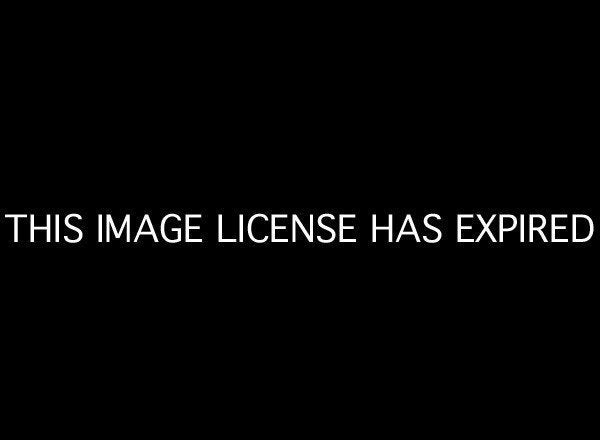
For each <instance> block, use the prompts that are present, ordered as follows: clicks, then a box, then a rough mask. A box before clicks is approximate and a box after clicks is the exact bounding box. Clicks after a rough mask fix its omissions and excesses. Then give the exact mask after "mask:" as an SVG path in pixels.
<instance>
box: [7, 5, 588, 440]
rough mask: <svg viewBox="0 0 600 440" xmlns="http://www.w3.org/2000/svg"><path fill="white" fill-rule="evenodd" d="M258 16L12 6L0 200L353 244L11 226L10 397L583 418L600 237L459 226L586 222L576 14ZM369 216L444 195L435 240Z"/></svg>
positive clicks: (139, 414) (356, 414)
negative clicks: (480, 216) (240, 241)
mask: <svg viewBox="0 0 600 440" xmlns="http://www.w3.org/2000/svg"><path fill="white" fill-rule="evenodd" d="M52 12H57V11H52ZM153 12H157V11H153ZM163 12H164V11H163ZM247 12H248V14H247V13H246V12H240V11H239V10H237V9H236V11H233V10H232V11H228V12H227V13H225V14H224V15H223V14H221V15H216V14H215V13H214V12H212V11H211V12H207V11H204V12H195V13H193V14H190V15H188V14H186V13H184V12H183V11H180V12H177V13H175V15H173V16H171V15H170V14H169V15H167V14H166V13H165V15H164V16H163V14H162V12H161V14H159V15H160V18H156V16H155V15H152V17H150V16H147V15H146V13H145V12H144V13H141V12H140V11H137V12H136V13H133V14H127V15H126V14H125V13H124V12H122V13H119V14H114V16H112V15H111V16H110V17H107V18H102V19H100V18H99V17H100V15H97V14H100V12H97V13H96V12H95V13H94V14H92V15H85V19H83V18H82V16H78V18H77V19H75V18H74V19H66V22H65V23H63V22H62V21H57V20H50V19H48V16H46V17H45V16H44V14H43V13H41V14H40V16H36V17H35V19H34V18H33V15H36V14H34V13H33V12H32V11H30V12H28V14H26V15H25V16H23V17H24V19H25V20H24V21H19V23H18V24H16V25H15V26H14V29H10V30H8V31H7V39H6V44H5V52H4V55H3V66H4V67H3V70H4V72H3V73H4V74H5V79H4V80H3V85H4V87H3V96H4V99H3V110H4V111H3V124H2V125H3V133H4V136H3V137H4V142H3V156H4V158H3V160H2V173H1V176H2V177H1V179H2V201H1V202H2V205H1V206H2V213H3V214H4V213H5V212H31V213H42V212H43V213H67V212H79V213H83V214H86V215H87V216H89V215H92V214H94V213H96V212H105V211H107V210H110V211H113V212H124V211H131V212H151V213H153V214H155V215H158V214H160V213H163V212H169V211H175V212H179V213H186V212H190V213H202V214H204V215H205V216H206V217H208V218H210V217H211V216H214V215H215V214H216V213H217V212H222V211H229V212H237V211H239V210H243V211H246V212H252V211H256V212H288V213H292V212H294V213H319V212H325V211H328V212H334V213H335V212H356V213H359V215H361V243H360V244H359V245H348V246H342V245H338V246H331V247H326V248H323V247H321V248H317V247H291V246H285V245H283V246H275V245H273V246H268V247H262V248H252V247H244V248H234V249H232V248H227V249H225V248H218V247H216V246H214V245H210V244H207V245H206V246H199V247H175V248H164V247H158V248H154V247H152V246H138V247H129V248H128V247H126V246H124V247H117V248H115V247H111V248H102V247H98V246H95V245H94V244H93V243H88V244H83V245H81V246H76V247H63V246H54V247H53V246H39V247H35V248H31V247H27V246H23V247H20V246H10V245H9V243H8V242H7V240H4V242H3V245H2V254H3V257H5V258H3V263H2V264H3V270H2V273H3V278H4V282H3V284H4V285H5V286H6V287H5V288H3V289H2V291H3V295H2V301H3V303H4V304H3V307H2V311H3V314H4V315H5V319H3V324H4V327H5V331H4V338H3V339H4V341H5V347H6V348H5V355H6V356H5V358H6V362H5V365H7V366H8V367H9V370H10V373H9V374H8V375H7V376H6V382H7V384H8V385H9V386H10V388H11V389H13V388H14V389H15V393H14V394H11V396H14V397H11V404H10V408H11V412H12V413H13V414H15V415H20V416H23V414H31V410H32V409H34V408H35V409H38V410H40V411H39V412H40V413H41V414H45V415H46V417H47V418H45V419H44V420H47V421H46V422H44V423H49V424H52V425H57V426H63V423H67V424H71V423H73V420H74V419H77V420H78V421H83V422H88V423H86V425H87V426H88V427H89V426H99V427H107V426H109V425H112V422H113V421H123V420H128V421H131V420H133V421H134V425H136V426H138V427H148V426H150V427H152V428H153V429H158V426H157V425H160V426H163V427H165V428H166V429H167V430H168V431H171V430H174V429H176V428H180V427H181V426H183V425H184V424H183V422H184V421H191V422H192V423H193V424H201V426H198V427H200V428H202V427H203V426H204V425H203V423H205V420H207V419H208V420H210V421H212V422H213V423H214V422H216V423H217V424H218V425H219V426H221V427H222V429H225V430H230V429H239V428H242V429H251V428H255V427H256V428H261V429H266V428H269V429H273V428H274V427H275V426H276V425H278V424H279V423H281V422H283V423H282V424H283V426H284V427H285V428H286V429H287V430H286V431H282V432H288V431H290V430H291V431H295V430H298V429H306V430H308V432H314V431H313V430H312V429H313V428H312V427H313V426H315V422H317V423H318V422H323V421H328V422H330V423H329V426H330V428H329V429H331V430H332V431H331V432H337V430H340V429H344V428H350V429H357V430H358V429H359V428H363V429H365V430H366V431H365V432H372V431H373V430H375V429H383V428H384V427H386V426H387V425H388V424H389V423H391V424H392V426H395V427H396V428H399V427H400V428H401V427H403V426H407V427H408V425H404V424H403V423H405V422H401V421H402V420H407V419H408V420H410V421H412V422H413V423H416V424H418V425H420V426H421V427H422V428H423V429H426V430H431V429H440V428H441V429H455V428H460V429H465V428H467V427H469V428H471V429H473V428H474V427H475V425H477V424H478V423H481V422H483V425H484V426H485V427H486V428H487V429H488V430H490V429H491V430H497V429H507V430H509V432H512V431H510V430H511V429H512V428H511V427H512V426H514V423H515V422H522V421H525V420H528V421H532V420H533V421H534V423H532V424H531V426H532V428H533V429H540V427H548V426H551V427H553V428H556V429H557V428H558V426H557V425H559V424H560V425H561V426H563V427H566V428H568V429H573V424H572V423H573V419H572V418H571V416H572V415H573V414H576V415H577V417H578V418H579V420H580V421H581V420H583V419H584V418H585V417H586V414H588V411H589V409H586V408H587V405H586V403H585V402H586V396H589V395H590V394H591V393H592V390H593V389H595V388H594V385H593V381H592V375H591V372H592V371H593V369H594V366H595V365H596V364H595V363H594V362H592V359H593V356H592V355H593V348H594V347H593V341H594V339H595V338H596V336H597V327H598V326H597V322H596V320H595V314H596V310H597V304H596V301H595V299H594V297H593V295H594V293H595V290H597V289H596V287H595V284H594V283H593V281H595V279H594V269H595V266H596V262H597V253H596V247H597V238H595V239H594V242H593V243H590V244H587V245H560V244H559V245H552V246H544V245H541V246H522V245H521V246H518V245H515V244H508V245H506V246H486V245H482V246H460V245H458V244H456V243H455V242H454V241H455V240H454V238H455V236H454V225H453V218H454V216H455V215H456V214H457V213H460V212H477V213H487V214H490V213H512V214H518V213H530V212H531V213H545V214H549V213H585V214H588V215H592V216H593V217H594V218H595V220H596V221H597V212H598V211H597V208H596V207H595V205H596V203H595V200H596V199H595V195H594V193H593V188H594V187H595V186H596V184H595V180H596V179H595V178H594V177H595V174H594V161H593V159H592V154H593V152H592V147H593V146H594V145H596V144H597V135H596V133H595V130H594V128H595V121H596V118H597V108H596V107H595V102H596V101H597V85H596V84H595V82H594V81H593V78H595V77H597V69H596V68H595V66H594V65H593V54H594V52H593V49H594V47H593V46H592V44H591V43H592V40H591V39H589V38H590V36H589V35H588V33H591V32H592V29H591V28H589V27H588V26H587V25H586V24H585V23H584V22H583V21H582V19H581V18H580V17H575V18H569V17H567V16H566V15H565V16H563V17H561V19H560V20H559V21H556V19H553V20H550V19H549V18H543V17H542V16H541V15H540V14H539V13H536V14H532V15H527V17H526V18H524V17H525V13H524V11H521V13H520V14H516V15H514V16H513V15H510V14H509V16H506V15H504V14H500V11H496V12H494V13H487V12H483V11H481V13H480V15H477V13H476V12H475V11H469V14H466V11H445V12H441V11H427V12H425V13H420V14H416V13H414V12H412V11H404V12H397V11H395V12H393V13H392V12H385V11H380V12H376V13H374V14H371V13H369V14H367V13H366V11H353V12H354V14H351V15H347V14H346V13H344V14H338V13H332V14H328V15H327V17H326V18H325V14H324V11H321V13H319V14H308V16H307V15H306V14H303V13H301V11H295V12H293V13H284V12H283V11H281V12H280V13H276V12H275V11H272V10H270V11H269V13H268V14H267V13H266V12H265V11H262V12H261V11H255V10H253V11H247ZM305 12H306V11H305ZM338 12H339V11H338ZM446 12H448V13H449V12H453V13H454V15H446ZM538 12H539V11H538ZM69 13H70V14H73V13H74V12H73V11H70V12H69ZM250 13H253V14H251V15H249V14H250ZM75 14H76V13H75ZM278 14H280V15H278ZM470 14H474V15H470ZM184 16H185V18H184ZM69 17H70V15H69ZM102 17H104V15H102ZM257 17H259V18H260V19H259V18H257ZM517 17H518V18H517ZM63 18H65V16H64V15H63ZM375 212H376V213H380V214H387V213H395V214H405V213H413V214H423V213H428V212H438V213H440V214H441V215H443V217H444V219H445V220H446V221H447V225H448V227H447V228H445V229H444V233H445V238H444V241H443V243H441V244H440V245H438V246H420V247H417V246H413V245H411V244H410V243H407V244H406V245H401V246H394V247H377V248H376V247H374V246H371V245H369V244H368V238H369V234H368V229H367V228H366V225H368V223H364V221H365V220H368V218H369V215H370V214H371V213H375ZM363 229H366V232H365V231H363ZM3 233H5V231H3ZM4 237H6V235H4ZM54 411H56V412H58V413H61V414H63V416H62V417H54V416H52V414H53V412H54ZM36 413H38V412H36ZM40 417H41V416H40ZM173 417H174V418H173ZM40 420H41V419H40ZM92 423H93V424H92ZM578 425H579V423H578ZM48 426H50V425H48ZM133 429H139V428H135V427H134V428H133Z"/></svg>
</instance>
